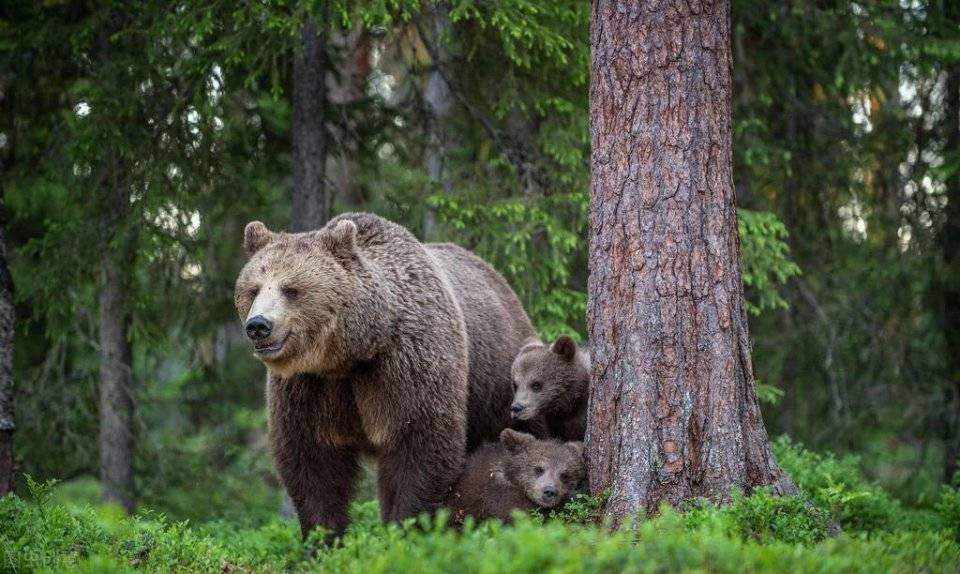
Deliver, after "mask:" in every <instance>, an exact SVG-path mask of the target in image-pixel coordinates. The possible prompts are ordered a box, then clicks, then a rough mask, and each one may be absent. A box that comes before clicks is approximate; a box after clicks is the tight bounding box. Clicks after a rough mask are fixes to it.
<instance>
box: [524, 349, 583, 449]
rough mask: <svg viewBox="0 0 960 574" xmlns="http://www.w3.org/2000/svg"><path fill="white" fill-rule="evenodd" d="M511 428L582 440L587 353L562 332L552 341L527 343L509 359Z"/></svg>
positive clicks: (543, 436)
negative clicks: (511, 401) (511, 379)
mask: <svg viewBox="0 0 960 574" xmlns="http://www.w3.org/2000/svg"><path fill="white" fill-rule="evenodd" d="M510 373H511V375H512V377H513V389H514V391H513V404H512V405H511V407H510V415H511V417H512V418H513V425H512V426H514V427H515V428H521V429H523V430H529V432H531V433H533V434H534V435H535V436H536V437H537V438H548V437H554V438H558V439H560V440H565V441H577V440H583V435H584V433H585V432H586V429H587V393H588V387H589V383H590V353H589V352H588V351H587V350H586V349H584V348H582V347H578V346H577V344H576V342H574V340H573V339H572V338H570V337H568V336H567V335H561V336H560V337H558V338H557V340H556V341H554V342H553V344H552V345H549V346H547V345H545V344H543V343H542V342H540V341H532V342H528V343H527V344H526V345H524V346H523V347H522V348H521V349H520V352H519V353H518V354H517V357H516V359H514V361H513V366H512V367H511V369H510Z"/></svg>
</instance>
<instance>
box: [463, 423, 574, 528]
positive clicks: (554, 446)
mask: <svg viewBox="0 0 960 574" xmlns="http://www.w3.org/2000/svg"><path fill="white" fill-rule="evenodd" d="M585 476H586V465H585V463H584V460H583V443H580V442H567V443H562V442H560V441H557V440H537V439H536V438H534V437H533V435H530V434H526V433H520V432H517V431H514V430H511V429H505V430H504V431H503V432H502V433H501V435H500V442H499V443H496V444H493V443H490V444H485V445H484V446H482V447H481V448H480V449H478V450H476V451H474V452H473V453H472V454H471V455H470V456H469V458H468V459H467V464H466V468H465V469H464V471H463V475H462V476H461V477H460V480H459V481H457V484H456V486H454V488H453V490H452V491H451V492H450V495H449V496H448V497H447V502H446V506H447V508H449V509H450V512H451V522H452V523H453V524H455V525H458V526H459V525H462V524H463V521H464V519H465V518H466V517H467V516H472V517H474V518H475V519H477V520H482V519H485V518H499V519H500V520H503V521H504V522H509V520H510V514H511V512H513V511H514V510H535V509H549V508H557V507H559V506H560V505H562V504H563V503H564V502H566V501H567V500H568V499H569V498H570V497H571V496H573V494H574V493H575V492H576V490H577V488H578V486H579V485H580V483H581V482H582V481H583V479H584V477H585Z"/></svg>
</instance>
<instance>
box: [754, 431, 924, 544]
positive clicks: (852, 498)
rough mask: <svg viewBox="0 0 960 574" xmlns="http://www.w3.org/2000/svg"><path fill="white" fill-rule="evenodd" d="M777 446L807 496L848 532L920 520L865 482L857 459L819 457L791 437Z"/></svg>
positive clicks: (884, 527) (893, 526)
mask: <svg viewBox="0 0 960 574" xmlns="http://www.w3.org/2000/svg"><path fill="white" fill-rule="evenodd" d="M773 446H774V452H775V453H776V456H777V462H779V463H780V464H781V465H782V466H783V468H784V470H786V471H787V472H788V473H789V474H790V476H791V477H792V478H793V480H794V481H795V482H796V484H797V486H798V487H800V489H801V490H802V491H803V494H804V496H807V497H809V498H810V499H811V500H812V501H813V502H814V503H815V504H816V505H817V506H819V507H821V508H823V509H825V510H827V511H828V512H829V513H830V516H831V518H832V520H834V521H836V522H837V523H838V524H839V525H840V526H841V527H842V528H843V529H844V530H853V531H860V532H866V531H873V530H891V529H893V528H896V527H899V526H904V525H905V524H906V523H908V522H910V521H911V520H917V519H918V517H917V516H911V513H910V512H908V511H905V510H904V509H903V508H902V507H901V505H900V502H899V501H898V500H896V499H894V498H893V497H892V496H890V495H889V494H887V493H886V492H884V491H883V490H882V489H881V488H880V487H879V486H877V485H875V484H872V483H870V482H869V481H867V480H866V479H865V478H864V476H863V474H862V473H861V472H860V468H859V464H860V461H859V459H858V458H857V457H855V456H845V457H843V458H837V457H836V456H834V455H833V454H818V453H815V452H812V451H809V450H806V449H804V448H802V447H800V446H799V445H797V444H795V443H793V442H791V441H790V439H789V438H787V437H781V438H779V439H777V440H776V441H775V442H774V445H773Z"/></svg>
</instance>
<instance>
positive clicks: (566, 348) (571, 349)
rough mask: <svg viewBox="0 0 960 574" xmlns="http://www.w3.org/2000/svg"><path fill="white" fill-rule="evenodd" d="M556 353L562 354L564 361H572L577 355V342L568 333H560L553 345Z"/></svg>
mask: <svg viewBox="0 0 960 574" xmlns="http://www.w3.org/2000/svg"><path fill="white" fill-rule="evenodd" d="M551 349H552V350H553V352H554V353H556V354H558V355H560V356H561V357H562V358H563V360H564V361H572V360H573V358H574V357H576V356H577V344H576V343H575V342H574V341H573V339H572V338H570V337H569V336H568V335H560V336H559V337H557V340H556V341H554V342H553V346H552V347H551Z"/></svg>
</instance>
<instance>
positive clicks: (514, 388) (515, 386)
mask: <svg viewBox="0 0 960 574" xmlns="http://www.w3.org/2000/svg"><path fill="white" fill-rule="evenodd" d="M518 386H519V385H517V383H516V382H514V383H513V391H514V392H516V391H517V388H518Z"/></svg>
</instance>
